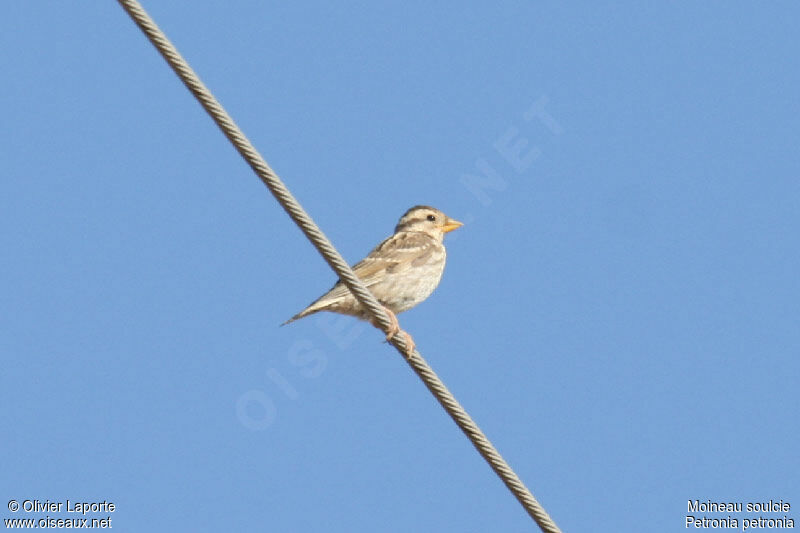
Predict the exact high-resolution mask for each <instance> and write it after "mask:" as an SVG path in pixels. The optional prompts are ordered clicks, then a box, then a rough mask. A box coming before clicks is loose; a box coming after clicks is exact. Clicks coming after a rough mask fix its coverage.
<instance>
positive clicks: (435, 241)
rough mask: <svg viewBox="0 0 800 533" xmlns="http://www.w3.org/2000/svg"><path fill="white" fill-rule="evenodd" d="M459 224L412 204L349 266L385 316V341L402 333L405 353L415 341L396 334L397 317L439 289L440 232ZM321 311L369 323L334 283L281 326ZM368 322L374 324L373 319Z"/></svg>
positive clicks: (441, 262)
mask: <svg viewBox="0 0 800 533" xmlns="http://www.w3.org/2000/svg"><path fill="white" fill-rule="evenodd" d="M462 225H463V224H462V223H461V222H459V221H458V220H454V219H452V218H450V217H448V216H447V215H445V214H444V213H442V212H441V211H439V210H438V209H435V208H433V207H429V206H426V205H417V206H414V207H412V208H411V209H409V210H408V211H406V212H405V214H404V215H403V216H402V217H400V221H399V222H398V223H397V226H396V227H395V228H394V234H393V235H392V236H390V237H388V238H387V239H385V240H384V241H383V242H382V243H380V244H379V245H378V246H376V247H375V248H374V249H373V250H372V251H371V252H370V253H369V255H367V257H365V258H364V259H362V260H361V261H359V262H358V263H356V264H355V265H353V272H354V273H355V274H356V276H358V278H359V279H360V280H361V281H363V282H364V285H366V286H367V288H368V289H369V290H370V291H371V292H372V294H374V295H375V298H376V299H377V300H378V301H379V302H380V303H381V305H382V306H383V308H384V309H385V310H386V313H387V314H388V315H389V319H390V320H391V327H390V328H389V332H388V333H387V335H386V340H387V341H388V340H389V339H391V338H392V337H394V336H395V335H396V334H397V333H402V334H403V335H404V336H405V337H406V345H407V346H408V353H411V352H413V351H414V341H413V340H412V339H411V336H410V335H409V334H408V333H406V332H404V331H402V332H401V331H400V326H399V323H398V322H397V316H396V315H397V313H402V312H403V311H407V310H409V309H411V308H412V307H414V306H415V305H417V304H419V303H420V302H422V301H423V300H425V299H426V298H427V297H428V296H430V295H431V293H432V292H433V290H434V289H435V288H436V286H437V285H439V281H440V280H441V279H442V273H443V272H444V263H445V259H446V257H447V253H446V251H445V248H444V244H443V243H442V241H443V240H444V234H445V233H448V232H450V231H453V230H454V229H457V228H459V227H461V226H462ZM320 311H331V312H334V313H341V314H344V315H350V316H354V317H356V318H358V319H360V320H370V315H369V313H368V312H367V311H366V310H365V309H364V308H363V307H362V306H361V304H359V303H358V300H356V298H355V297H354V296H353V294H352V293H351V292H350V290H349V289H348V288H347V286H346V285H344V284H343V283H342V282H341V281H337V282H336V284H335V285H334V286H333V287H332V288H331V290H329V291H328V292H326V293H325V294H323V295H322V296H320V297H319V298H317V299H316V300H315V301H314V302H312V303H311V305H309V306H308V307H306V308H305V309H303V310H302V311H300V312H299V313H297V314H296V315H294V316H293V317H292V318H290V319H289V320H287V321H286V322H284V323H283V324H281V325H282V326H283V325H286V324H288V323H290V322H294V321H295V320H298V319H300V318H303V317H306V316H308V315H312V314H314V313H318V312H320ZM370 321H371V320H370ZM372 323H373V325H376V324H375V322H374V321H373V322H372Z"/></svg>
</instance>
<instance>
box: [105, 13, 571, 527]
mask: <svg viewBox="0 0 800 533" xmlns="http://www.w3.org/2000/svg"><path fill="white" fill-rule="evenodd" d="M118 1H119V3H120V5H121V6H122V7H123V9H124V10H125V11H126V12H127V13H128V15H129V16H130V17H131V19H133V21H134V22H135V23H136V25H137V26H139V28H140V29H141V30H142V31H143V32H144V33H145V35H146V36H147V38H148V39H149V40H150V42H151V43H152V44H153V45H154V46H155V47H156V49H157V50H158V52H159V53H160V54H161V56H162V57H163V58H164V59H165V60H166V62H167V63H168V64H169V66H170V67H171V68H172V70H173V71H174V72H175V74H177V75H178V77H179V78H180V79H181V81H183V83H184V85H186V87H187V88H188V89H189V91H191V93H192V94H193V95H194V96H195V98H196V99H197V100H198V101H199V102H200V104H201V105H202V106H203V108H204V109H205V110H206V112H208V114H209V115H211V117H212V118H213V119H214V122H216V124H217V126H219V128H220V129H221V130H222V132H223V133H224V134H225V136H226V137H227V138H228V140H229V141H230V142H231V144H233V145H234V147H235V148H236V150H237V151H238V152H239V153H240V154H241V156H242V157H243V158H244V159H245V161H247V163H248V164H249V165H250V167H251V168H252V169H253V171H254V172H255V173H256V174H257V175H258V176H259V178H261V181H263V182H264V184H265V185H266V186H267V187H268V188H269V190H270V192H272V194H273V196H275V198H276V200H278V203H279V204H280V205H281V207H283V209H284V210H285V211H286V213H288V215H289V216H290V217H291V218H292V220H294V222H295V223H296V224H297V225H298V226H299V227H300V229H301V230H302V231H303V233H304V234H305V236H306V237H307V238H308V240H309V241H311V243H312V244H313V245H314V247H315V248H316V249H317V251H318V252H319V253H320V255H322V257H323V258H324V259H325V261H326V262H327V263H328V265H329V266H330V267H331V268H332V269H333V270H334V271H335V272H336V274H337V275H338V276H339V278H340V279H341V280H342V282H343V283H344V284H345V285H346V286H347V288H348V289H350V291H351V292H352V293H353V295H354V296H355V297H356V299H357V300H358V302H359V303H360V304H361V305H362V306H364V307H365V308H366V309H367V310H368V311H369V313H370V315H371V316H372V317H373V319H374V320H375V322H376V323H377V324H378V325H379V326H380V328H381V329H382V330H383V331H384V332H387V333H388V331H389V328H390V327H391V321H390V320H389V316H388V315H387V314H386V312H385V310H384V308H383V306H382V305H381V304H380V302H378V300H377V299H376V298H375V296H374V295H373V294H372V293H371V292H370V291H369V290H368V289H367V288H366V287H365V286H364V284H363V283H361V281H360V280H359V279H358V277H356V275H355V274H354V273H353V270H352V269H351V268H350V265H349V264H348V263H347V262H346V261H345V260H344V258H343V257H342V256H341V254H339V252H338V251H337V250H336V248H334V246H333V244H331V242H330V241H329V240H328V238H327V237H326V236H325V234H324V233H323V232H322V230H320V229H319V227H318V226H317V225H316V224H315V223H314V221H313V220H312V219H311V217H310V216H309V215H308V213H306V211H305V210H304V209H303V207H302V206H301V205H300V203H299V202H298V201H297V199H296V198H295V197H294V196H293V195H292V193H291V192H290V191H289V189H288V188H287V187H286V185H284V183H283V181H281V179H280V178H279V177H278V176H277V174H275V172H274V171H273V170H272V169H271V168H270V166H269V165H268V164H267V162H266V161H265V160H264V158H263V157H261V154H259V153H258V151H257V150H256V149H255V147H254V146H253V145H252V144H251V143H250V141H249V140H248V138H247V137H246V136H245V135H244V133H243V132H242V131H241V130H240V129H239V127H238V126H237V125H236V124H235V123H234V121H233V119H232V118H231V117H230V115H228V113H227V112H226V111H225V109H224V108H223V107H222V105H221V104H220V103H219V102H218V101H217V100H216V98H214V96H213V95H212V94H211V92H210V91H209V90H208V88H206V86H205V85H204V84H203V82H202V81H201V80H200V78H199V77H198V76H197V74H196V73H195V72H194V71H193V70H192V68H191V67H190V66H189V64H188V63H187V62H186V60H185V59H184V58H183V57H182V56H181V55H180V53H179V52H178V50H177V49H176V48H175V46H174V45H173V44H172V43H171V42H170V41H169V39H167V36H166V35H165V34H164V33H163V32H162V31H161V29H159V27H158V26H157V25H156V23H155V22H154V21H153V19H152V18H151V17H150V16H149V15H148V14H147V13H146V12H145V10H144V8H143V7H142V6H141V4H139V2H137V1H136V0H118ZM401 333H402V331H401V332H397V333H395V335H394V336H393V337H392V339H391V343H392V344H393V345H394V346H395V347H396V348H397V350H398V351H399V352H400V353H401V354H402V355H403V356H404V358H405V360H406V361H407V362H408V364H409V365H410V366H411V368H412V369H413V370H414V372H415V373H416V374H417V375H418V376H419V377H420V379H421V380H422V381H423V382H424V383H425V386H426V387H427V388H428V390H429V391H431V393H432V394H433V395H434V397H435V398H436V400H437V401H438V402H439V403H440V404H441V405H442V407H443V408H444V409H445V411H447V413H448V414H449V415H450V417H451V418H452V419H453V421H455V423H456V424H457V425H458V427H459V428H461V431H463V432H464V434H465V435H466V436H467V438H469V440H470V441H471V442H472V444H473V446H475V448H476V449H477V450H478V452H479V453H480V454H481V456H482V457H483V458H484V459H485V460H486V462H488V463H489V465H490V466H491V467H492V469H493V470H494V471H495V473H496V474H497V475H498V476H499V477H500V479H501V480H502V481H503V483H505V485H506V487H508V489H509V490H510V491H511V492H512V493H513V494H514V496H515V497H516V498H517V500H518V501H519V502H520V503H521V504H522V506H523V507H524V508H525V510H526V511H527V512H528V514H529V515H530V516H531V518H533V519H534V521H535V522H536V523H537V524H538V525H539V527H540V528H541V529H542V531H545V532H548V533H560V532H561V530H560V529H559V528H558V526H556V524H555V522H553V520H552V519H551V518H550V516H549V515H548V514H547V512H546V511H545V510H544V508H543V507H542V506H541V505H540V504H539V502H538V501H536V498H534V497H533V494H531V492H530V491H529V490H528V488H527V487H526V486H525V484H524V483H523V482H522V481H521V480H520V479H519V477H518V476H517V474H516V473H515V472H514V471H513V470H512V469H511V467H510V466H509V465H508V463H506V461H505V460H504V459H503V457H502V456H501V455H500V453H499V452H498V451H497V450H496V449H495V447H494V446H493V445H492V443H491V442H489V439H487V438H486V435H484V434H483V432H482V431H481V430H480V428H479V427H478V426H477V424H475V422H473V420H472V418H470V416H469V414H468V413H467V412H466V411H465V410H464V408H463V407H462V406H461V404H459V403H458V401H457V400H456V399H455V397H454V396H453V394H452V393H451V392H450V391H449V390H448V389H447V387H446V386H445V384H444V383H442V381H441V380H440V379H439V377H438V376H437V375H436V373H435V372H434V371H433V369H432V368H431V367H430V365H428V363H427V362H426V361H425V360H424V359H423V358H422V355H420V353H419V352H418V351H417V350H416V349H415V350H414V351H413V352H411V353H407V352H408V347H407V346H406V337H405V335H403V334H401Z"/></svg>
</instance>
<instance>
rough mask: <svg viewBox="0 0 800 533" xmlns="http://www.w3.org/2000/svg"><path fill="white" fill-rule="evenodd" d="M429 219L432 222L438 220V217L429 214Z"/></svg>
mask: <svg viewBox="0 0 800 533" xmlns="http://www.w3.org/2000/svg"><path fill="white" fill-rule="evenodd" d="M428 220H430V221H431V222H436V217H435V216H434V215H428Z"/></svg>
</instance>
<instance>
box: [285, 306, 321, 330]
mask: <svg viewBox="0 0 800 533" xmlns="http://www.w3.org/2000/svg"><path fill="white" fill-rule="evenodd" d="M317 311H318V309H314V310H311V309H304V310H302V311H300V312H299V313H297V314H296V315H294V316H293V317H292V318H290V319H289V320H287V321H286V322H284V323H283V324H281V327H283V326H285V325H286V324H290V323H292V322H294V321H295V320H300V319H301V318H303V317H304V316H308V315H312V314H314V313H316V312H317Z"/></svg>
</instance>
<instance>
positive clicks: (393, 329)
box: [384, 307, 416, 355]
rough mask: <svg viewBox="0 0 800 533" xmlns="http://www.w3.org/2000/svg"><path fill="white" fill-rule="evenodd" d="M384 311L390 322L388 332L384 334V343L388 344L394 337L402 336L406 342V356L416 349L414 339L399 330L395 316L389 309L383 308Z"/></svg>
mask: <svg viewBox="0 0 800 533" xmlns="http://www.w3.org/2000/svg"><path fill="white" fill-rule="evenodd" d="M384 310H386V314H387V315H389V322H391V323H390V324H389V330H388V331H387V332H386V342H390V341H391V340H392V339H393V338H394V336H395V335H398V334H400V335H403V337H405V340H406V354H407V355H408V354H411V353H412V352H413V351H414V349H415V348H416V344H414V339H412V338H411V335H409V334H408V333H406V332H405V331H403V330H402V329H400V322H398V321H397V315H395V314H394V312H392V310H391V309H389V308H388V307H384Z"/></svg>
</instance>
